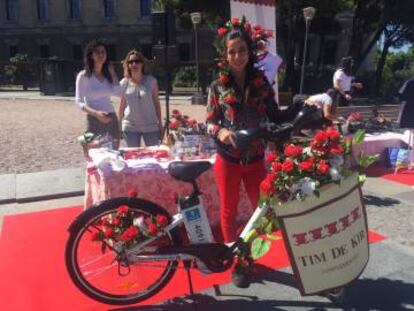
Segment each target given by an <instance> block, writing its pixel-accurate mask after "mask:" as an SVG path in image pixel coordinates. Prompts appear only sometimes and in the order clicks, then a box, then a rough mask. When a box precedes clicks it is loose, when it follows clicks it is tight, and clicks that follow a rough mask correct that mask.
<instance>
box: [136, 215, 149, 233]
mask: <svg viewBox="0 0 414 311" xmlns="http://www.w3.org/2000/svg"><path fill="white" fill-rule="evenodd" d="M133 224H134V226H136V227H138V228H139V229H140V230H143V229H146V227H147V226H146V224H145V220H144V217H143V216H141V217H137V218H134V221H133Z"/></svg>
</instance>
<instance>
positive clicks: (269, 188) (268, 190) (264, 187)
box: [260, 179, 274, 196]
mask: <svg viewBox="0 0 414 311" xmlns="http://www.w3.org/2000/svg"><path fill="white" fill-rule="evenodd" d="M273 191H274V188H273V185H272V183H270V182H269V181H267V180H266V179H265V180H263V181H262V182H261V183H260V193H261V194H262V195H266V196H269V195H271V194H272V193H273Z"/></svg>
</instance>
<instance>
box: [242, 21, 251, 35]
mask: <svg viewBox="0 0 414 311" xmlns="http://www.w3.org/2000/svg"><path fill="white" fill-rule="evenodd" d="M244 28H245V29H246V31H247V32H248V33H250V32H251V31H252V25H251V24H250V23H246V25H244Z"/></svg>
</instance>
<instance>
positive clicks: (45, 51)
mask: <svg viewBox="0 0 414 311" xmlns="http://www.w3.org/2000/svg"><path fill="white" fill-rule="evenodd" d="M49 57H50V47H49V45H47V44H42V45H40V58H49Z"/></svg>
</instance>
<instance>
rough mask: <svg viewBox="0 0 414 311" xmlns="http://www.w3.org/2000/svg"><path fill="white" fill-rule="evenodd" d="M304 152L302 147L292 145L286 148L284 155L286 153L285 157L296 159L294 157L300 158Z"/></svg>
mask: <svg viewBox="0 0 414 311" xmlns="http://www.w3.org/2000/svg"><path fill="white" fill-rule="evenodd" d="M302 151H303V148H302V147H300V146H295V145H292V144H290V145H287V146H286V147H285V150H284V153H285V156H287V157H293V158H294V157H297V156H299V155H300V154H301V153H302Z"/></svg>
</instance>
